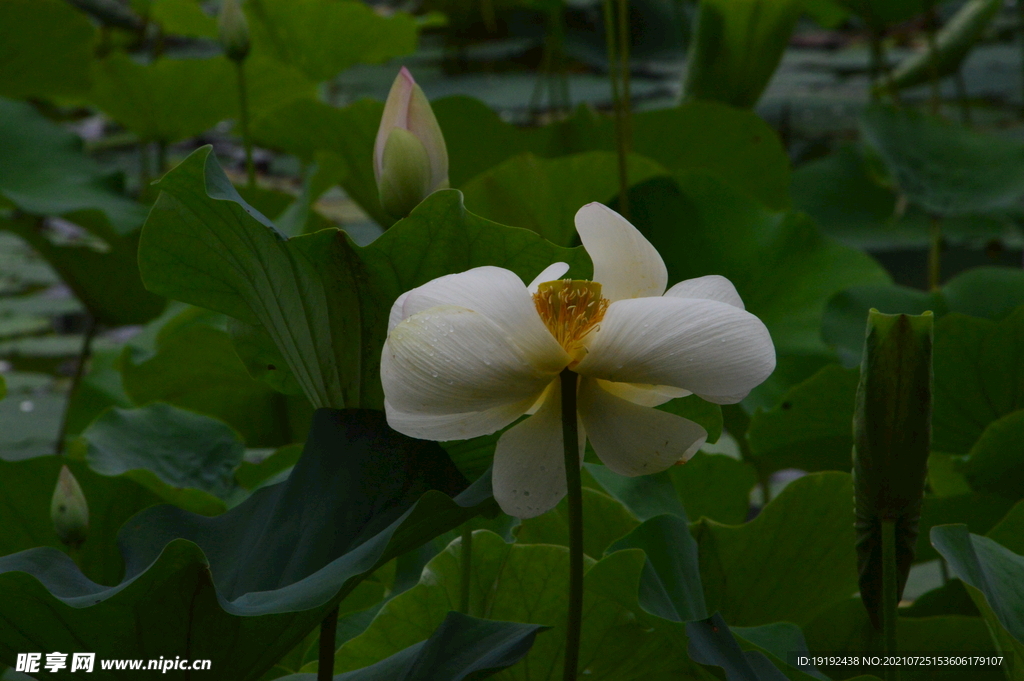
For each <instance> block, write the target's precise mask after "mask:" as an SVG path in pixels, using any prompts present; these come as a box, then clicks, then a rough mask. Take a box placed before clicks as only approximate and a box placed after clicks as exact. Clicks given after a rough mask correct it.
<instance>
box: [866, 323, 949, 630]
mask: <svg viewBox="0 0 1024 681" xmlns="http://www.w3.org/2000/svg"><path fill="white" fill-rule="evenodd" d="M933 325H934V318H933V316H932V314H931V313H930V312H926V313H925V314H923V315H921V316H909V315H887V314H882V313H880V312H878V311H877V310H872V311H871V312H870V313H868V325H867V326H868V328H867V338H866V340H865V341H864V359H863V361H862V362H861V367H860V383H859V384H858V385H857V402H856V404H857V406H856V410H855V412H854V417H853V476H854V483H855V484H854V495H855V496H854V512H855V513H856V516H857V520H856V526H857V570H858V572H859V573H860V596H861V600H863V601H864V606H865V607H866V608H867V611H868V614H869V615H870V617H871V621H872V622H873V623H874V624H875V626H876V627H878V628H879V629H881V626H882V607H883V602H884V598H883V594H882V584H883V582H882V572H883V564H882V560H883V555H882V541H883V540H882V532H883V529H882V526H883V523H885V522H892V523H895V537H896V540H895V541H896V543H895V558H894V560H895V561H896V573H897V582H898V583H897V586H896V600H897V601H899V599H900V597H902V595H903V588H904V586H906V583H907V575H909V574H910V565H911V563H913V561H914V545H915V542H916V541H917V533H918V523H919V521H920V519H921V504H922V499H923V497H924V484H925V478H926V477H927V474H928V454H929V452H930V451H931V427H932V330H933Z"/></svg>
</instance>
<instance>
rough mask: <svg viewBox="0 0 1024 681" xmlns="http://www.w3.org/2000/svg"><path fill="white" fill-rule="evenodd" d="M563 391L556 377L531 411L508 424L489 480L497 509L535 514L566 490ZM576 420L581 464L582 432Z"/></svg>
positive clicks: (517, 515) (525, 515)
mask: <svg viewBox="0 0 1024 681" xmlns="http://www.w3.org/2000/svg"><path fill="white" fill-rule="evenodd" d="M561 401H562V390H561V386H560V385H559V382H558V381H556V382H555V384H554V386H553V388H552V389H551V390H549V391H548V394H547V399H545V400H544V403H543V404H542V405H541V407H540V409H538V410H537V413H535V414H534V415H533V416H531V417H529V418H528V419H526V420H525V421H523V422H522V423H517V424H516V425H514V426H512V427H511V428H509V429H508V430H507V431H505V433H504V434H503V435H502V436H501V438H500V439H499V440H498V446H497V447H496V448H495V450H494V469H493V471H492V473H491V484H492V486H493V489H494V499H495V501H497V502H498V505H499V506H501V510H502V511H504V512H505V513H508V514H509V515H510V516H513V517H515V518H533V517H534V516H538V515H540V514H542V513H545V512H547V511H549V510H551V509H552V508H554V507H555V506H556V505H557V504H558V502H559V501H561V500H562V497H564V496H565V493H566V483H565V453H564V451H563V448H562V405H561ZM578 425H579V438H580V440H579V441H580V465H582V464H583V449H584V447H585V445H586V431H585V430H584V429H583V427H582V425H580V424H578Z"/></svg>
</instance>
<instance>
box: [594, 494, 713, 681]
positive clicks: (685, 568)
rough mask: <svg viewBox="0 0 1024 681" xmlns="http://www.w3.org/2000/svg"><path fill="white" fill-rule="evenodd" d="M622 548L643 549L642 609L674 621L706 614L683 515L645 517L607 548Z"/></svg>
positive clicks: (694, 548)
mask: <svg viewBox="0 0 1024 681" xmlns="http://www.w3.org/2000/svg"><path fill="white" fill-rule="evenodd" d="M623 549H642V550H643V552H644V553H645V554H646V555H647V562H646V563H644V570H643V573H642V574H641V576H640V587H639V591H638V594H637V601H638V602H639V604H640V606H641V607H642V608H643V609H644V610H646V611H647V612H649V613H650V614H652V615H657V616H658V617H661V618H662V619H666V620H671V621H673V622H691V621H693V620H702V619H705V618H707V616H708V614H707V607H706V606H705V604H704V590H703V587H702V586H701V581H700V563H699V561H698V559H697V542H696V541H694V539H693V536H692V535H691V534H690V529H689V527H688V526H687V523H686V519H685V518H680V517H679V516H677V515H670V514H664V515H659V516H655V517H653V518H651V519H649V520H646V521H644V523H643V524H642V525H640V526H639V527H637V528H636V529H634V530H633V531H632V532H630V533H629V534H628V535H627V536H625V537H623V538H622V539H620V540H619V541H617V542H615V543H614V544H612V545H611V546H610V547H609V548H608V550H609V552H613V551H621V550H623ZM690 636H691V638H692V636H693V634H692V633H691V634H690ZM697 661H698V662H700V661H701V660H697ZM704 664H711V663H706V662H705V663H704ZM719 666H721V665H719Z"/></svg>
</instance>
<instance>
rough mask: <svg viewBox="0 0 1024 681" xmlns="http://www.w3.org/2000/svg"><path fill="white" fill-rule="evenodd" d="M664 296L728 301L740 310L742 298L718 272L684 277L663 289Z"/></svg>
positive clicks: (743, 308)
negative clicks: (702, 275) (668, 287)
mask: <svg viewBox="0 0 1024 681" xmlns="http://www.w3.org/2000/svg"><path fill="white" fill-rule="evenodd" d="M665 295H666V296H671V297H673V298H704V299H706V300H717V301H719V302H721V303H728V304H729V305H732V306H733V307H738V308H739V309H741V310H745V309H746V308H745V307H744V306H743V299H742V298H740V294H739V293H737V292H736V287H735V286H733V285H732V282H731V281H729V280H728V279H726V278H725V277H723V276H721V275H718V274H709V275H707V276H705V277H697V278H696V279H685V280H683V281H681V282H679V283H678V284H676V285H675V286H673V287H672V288H670V289H669V290H667V291H665Z"/></svg>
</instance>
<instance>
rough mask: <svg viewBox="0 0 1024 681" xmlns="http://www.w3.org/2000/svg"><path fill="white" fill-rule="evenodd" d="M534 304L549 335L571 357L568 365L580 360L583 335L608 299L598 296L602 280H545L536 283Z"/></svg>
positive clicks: (592, 327)
mask: <svg viewBox="0 0 1024 681" xmlns="http://www.w3.org/2000/svg"><path fill="white" fill-rule="evenodd" d="M533 304H534V305H536V306H537V312H538V313H539V314H540V318H541V319H543V320H544V324H546V325H547V327H548V330H549V331H550V332H551V335H552V336H554V337H555V340H557V341H558V343H559V344H560V345H561V346H562V347H563V348H565V351H566V352H567V353H569V356H570V357H572V362H570V364H569V366H570V367H574V366H576V365H577V364H579V363H580V362H581V361H583V358H584V357H586V356H587V346H586V338H587V336H589V335H590V334H591V333H592V332H593V331H595V330H596V329H597V327H598V324H600V322H601V320H602V319H604V313H605V311H606V310H607V309H608V299H607V298H602V297H601V284H599V283H597V282H596V281H583V280H578V279H573V280H564V279H560V280H558V281H547V282H544V283H543V284H541V285H540V286H538V287H537V292H536V293H534V294H533Z"/></svg>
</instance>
